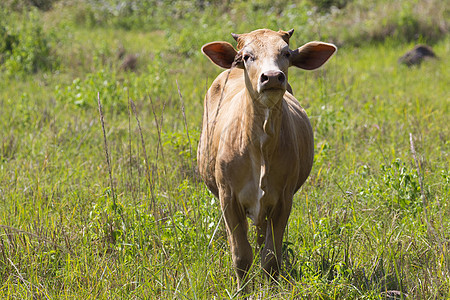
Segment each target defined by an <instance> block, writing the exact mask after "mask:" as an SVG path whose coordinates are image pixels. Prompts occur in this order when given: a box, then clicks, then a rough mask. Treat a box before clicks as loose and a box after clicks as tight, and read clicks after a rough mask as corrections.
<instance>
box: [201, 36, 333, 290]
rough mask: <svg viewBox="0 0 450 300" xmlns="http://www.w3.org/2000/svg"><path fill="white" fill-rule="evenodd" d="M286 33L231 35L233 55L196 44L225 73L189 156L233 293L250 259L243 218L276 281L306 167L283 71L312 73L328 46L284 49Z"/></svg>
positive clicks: (309, 139)
mask: <svg viewBox="0 0 450 300" xmlns="http://www.w3.org/2000/svg"><path fill="white" fill-rule="evenodd" d="M293 32H294V30H293V29H292V30H290V31H287V32H286V31H281V30H280V31H278V32H275V31H272V30H268V29H260V30H255V31H252V32H250V33H246V34H239V35H237V34H232V35H233V37H234V39H235V40H236V41H237V49H238V51H236V50H235V49H234V48H233V46H232V45H231V44H229V43H227V42H212V43H209V44H206V45H204V46H203V47H202V52H203V53H204V54H205V55H206V56H207V57H208V58H209V59H210V60H211V61H212V62H213V63H215V64H216V65H218V66H220V67H222V68H226V69H230V70H227V71H224V72H223V73H221V74H220V75H219V76H218V77H217V78H216V80H214V82H213V83H212V85H211V87H210V88H209V90H208V92H207V94H206V97H205V111H204V115H203V129H202V134H201V138H200V143H199V147H198V154H197V155H198V166H199V171H200V174H201V176H202V178H203V180H204V181H205V183H206V185H207V186H208V188H209V189H210V190H211V192H212V193H213V194H214V195H215V196H216V197H218V198H219V200H220V205H221V208H222V213H223V216H224V219H225V224H226V228H227V233H228V237H229V241H230V246H231V253H232V259H233V264H234V267H235V268H236V274H237V276H238V287H239V288H242V285H243V283H244V281H245V277H246V274H247V272H248V270H249V268H250V266H251V264H252V261H253V253H252V248H251V246H250V243H249V242H248V239H247V229H248V223H247V217H249V218H250V219H251V220H252V221H253V223H254V224H255V225H256V226H257V228H258V238H257V242H258V245H259V246H261V245H262V243H263V242H264V248H263V249H262V252H261V263H262V266H263V268H264V269H265V270H266V272H267V274H268V275H269V276H271V277H273V278H276V277H277V275H278V272H279V268H280V262H281V246H282V239H283V234H284V230H285V227H286V224H287V221H288V218H289V214H290V212H291V207H292V198H293V196H294V193H295V192H296V191H297V190H298V189H299V188H300V187H301V185H302V184H303V183H304V182H305V180H306V178H307V177H308V175H309V173H310V171H311V168H312V164H313V157H314V139H313V132H312V128H311V124H310V123H309V119H308V117H307V115H306V113H305V111H304V110H303V108H302V107H301V106H300V105H299V104H298V102H297V100H296V99H295V98H294V96H293V95H292V90H291V89H290V86H289V84H288V68H289V67H290V66H296V67H298V68H302V69H306V70H313V69H316V68H318V67H320V66H321V65H323V64H324V63H325V62H326V61H327V60H328V59H329V58H330V57H331V56H332V55H333V53H334V52H335V51H336V47H335V46H334V45H332V44H327V43H322V42H310V43H307V44H306V45H304V46H302V47H300V48H298V49H296V50H290V49H289V38H290V37H291V35H292V33H293Z"/></svg>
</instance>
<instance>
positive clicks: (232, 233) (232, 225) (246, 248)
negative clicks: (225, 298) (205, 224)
mask: <svg viewBox="0 0 450 300" xmlns="http://www.w3.org/2000/svg"><path fill="white" fill-rule="evenodd" d="M220 203H221V206H222V212H223V215H224V219H225V225H226V228H227V234H228V238H229V241H230V246H231V255H232V259H233V265H234V267H235V271H236V275H237V277H238V288H239V289H241V288H242V287H243V285H244V284H245V281H246V280H247V273H248V270H249V269H250V266H251V265H252V262H253V252H252V248H251V246H250V243H249V242H248V238H247V230H248V222H247V217H246V215H245V212H244V209H243V208H242V206H241V205H239V203H237V201H236V198H235V197H233V196H232V195H231V193H227V192H226V191H224V190H221V191H220Z"/></svg>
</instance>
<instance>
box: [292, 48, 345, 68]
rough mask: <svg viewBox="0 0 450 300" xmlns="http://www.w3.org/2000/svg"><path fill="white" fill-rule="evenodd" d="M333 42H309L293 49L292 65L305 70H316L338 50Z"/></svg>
mask: <svg viewBox="0 0 450 300" xmlns="http://www.w3.org/2000/svg"><path fill="white" fill-rule="evenodd" d="M336 50H337V48H336V46H335V45H333V44H328V43H323V42H309V43H307V44H305V45H303V46H301V47H300V48H298V49H295V50H293V51H291V56H290V60H291V66H296V67H298V68H301V69H305V70H314V69H317V68H319V67H320V66H322V65H323V64H324V63H326V62H327V60H328V59H330V57H331V56H332V55H333V53H334V52H336Z"/></svg>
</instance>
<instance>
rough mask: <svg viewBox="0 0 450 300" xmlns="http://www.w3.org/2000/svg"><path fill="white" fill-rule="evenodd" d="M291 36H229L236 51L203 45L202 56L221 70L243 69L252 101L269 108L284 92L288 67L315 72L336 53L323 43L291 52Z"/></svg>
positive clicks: (265, 31) (226, 45) (271, 33)
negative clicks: (256, 100) (235, 45)
mask: <svg viewBox="0 0 450 300" xmlns="http://www.w3.org/2000/svg"><path fill="white" fill-rule="evenodd" d="M293 33H294V30H293V29H291V30H289V31H282V30H280V31H278V32H275V31H272V30H268V29H259V30H255V31H252V32H250V33H244V34H233V33H232V36H233V38H234V39H235V40H236V41H237V50H235V49H234V48H233V46H232V45H231V44H230V43H227V42H212V43H208V44H206V45H204V46H203V47H202V52H203V53H204V54H205V55H206V56H207V57H208V58H209V59H210V60H211V61H212V62H213V63H215V64H216V65H218V66H220V67H222V68H226V69H230V68H233V67H237V68H242V69H244V74H245V81H246V86H247V89H248V91H249V93H250V95H251V96H252V98H253V99H258V101H260V102H261V103H263V104H264V105H265V106H267V107H271V106H273V105H274V104H275V103H276V102H278V101H279V100H280V99H281V97H282V96H283V95H284V93H285V91H286V87H287V80H288V68H289V67H290V66H296V67H298V68H302V69H305V70H314V69H317V68H319V67H320V66H322V65H323V64H324V63H325V62H326V61H327V60H328V59H329V58H330V57H331V56H332V55H333V53H334V52H335V51H336V47H335V46H334V45H332V44H328V43H323V42H309V43H307V44H305V45H303V46H302V47H300V48H298V49H295V50H290V49H289V38H290V37H291V36H292V34H293Z"/></svg>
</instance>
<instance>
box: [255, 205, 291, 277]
mask: <svg viewBox="0 0 450 300" xmlns="http://www.w3.org/2000/svg"><path fill="white" fill-rule="evenodd" d="M291 207H292V197H290V198H288V199H285V201H281V203H278V205H276V206H275V207H274V209H273V211H272V212H271V213H270V214H269V216H268V218H267V219H268V220H267V225H266V241H265V245H264V249H263V250H262V253H261V263H262V266H263V268H264V270H265V271H266V274H267V276H268V277H269V278H273V279H277V277H278V274H279V270H280V266H281V254H282V253H281V252H282V243H283V235H284V230H285V229H286V225H287V221H288V219H289V214H290V212H291Z"/></svg>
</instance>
